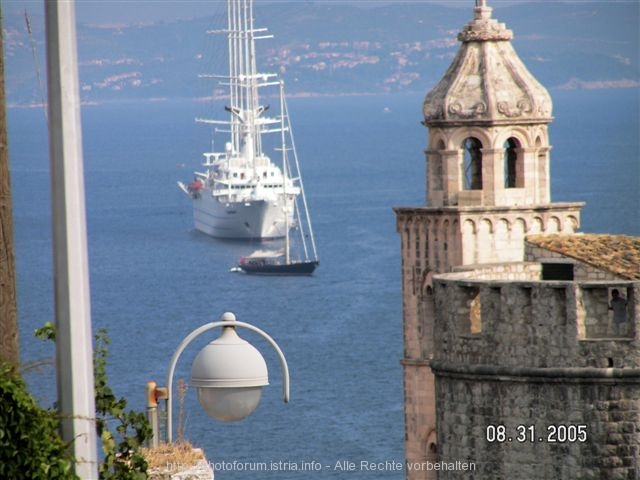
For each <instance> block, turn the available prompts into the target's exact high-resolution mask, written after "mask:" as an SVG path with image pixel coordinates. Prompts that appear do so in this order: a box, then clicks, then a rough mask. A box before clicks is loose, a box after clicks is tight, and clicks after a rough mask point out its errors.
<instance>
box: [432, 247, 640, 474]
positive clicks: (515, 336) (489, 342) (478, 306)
mask: <svg viewBox="0 0 640 480" xmlns="http://www.w3.org/2000/svg"><path fill="white" fill-rule="evenodd" d="M538 253H542V252H538ZM546 253H548V252H546ZM546 253H545V256H546ZM456 270H457V271H455V272H454V273H449V274H442V275H436V276H434V277H433V294H434V297H435V308H434V310H435V317H436V318H435V322H434V323H435V327H434V345H435V349H434V354H433V360H432V361H431V368H432V369H433V371H434V373H435V375H436V402H437V403H438V404H439V405H443V406H446V408H442V409H438V412H437V423H438V443H439V453H440V459H441V460H443V461H446V462H455V461H465V462H475V463H476V466H477V473H478V478H491V479H509V480H512V479H526V480H535V479H541V480H542V479H550V478H576V479H607V478H620V479H635V478H638V474H639V472H638V463H637V458H638V456H639V454H640V383H639V382H638V378H639V377H640V357H638V355H637V351H638V348H639V346H640V342H639V338H638V332H639V331H640V282H638V281H623V280H620V279H617V280H616V279H613V280H610V281H603V280H598V281H593V280H589V279H588V278H583V279H575V280H574V281H545V280H542V270H543V268H542V264H541V263H536V262H516V263H505V264H496V265H482V266H478V268H475V269H474V268H473V267H462V268H458V269H456ZM587 277H588V276H587ZM611 288H618V289H619V290H620V291H621V292H623V294H625V296H626V297H627V298H628V319H629V324H630V325H629V328H628V330H627V332H626V334H624V335H622V336H613V334H612V333H611V332H610V331H608V330H603V331H601V330H599V329H596V328H592V327H593V325H594V324H596V325H605V328H606V326H607V324H608V323H609V316H608V312H607V305H608V304H607V300H608V297H607V295H608V294H609V292H610V290H611ZM438 478H439V479H448V478H456V472H446V471H443V472H440V473H439V476H438Z"/></svg>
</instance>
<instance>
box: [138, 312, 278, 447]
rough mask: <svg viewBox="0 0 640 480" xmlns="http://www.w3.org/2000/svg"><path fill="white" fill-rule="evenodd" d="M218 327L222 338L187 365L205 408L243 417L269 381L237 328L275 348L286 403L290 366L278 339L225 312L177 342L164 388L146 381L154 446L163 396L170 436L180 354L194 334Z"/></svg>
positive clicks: (231, 418) (227, 418) (223, 416)
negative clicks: (174, 381)
mask: <svg viewBox="0 0 640 480" xmlns="http://www.w3.org/2000/svg"><path fill="white" fill-rule="evenodd" d="M218 327H222V329H223V330H222V334H221V335H220V337H218V338H217V339H216V340H214V341H212V342H211V343H209V344H208V345H206V346H205V347H204V348H203V349H202V350H201V351H200V353H198V355H197V356H196V358H195V360H194V361H193V365H192V367H191V384H192V385H193V386H195V387H196V388H197V391H198V400H199V402H200V405H202V408H203V409H204V410H205V412H207V414H208V415H210V416H212V417H214V418H216V419H218V420H221V421H224V422H235V421H239V420H242V419H243V418H245V417H247V416H249V415H250V414H251V413H252V412H253V411H254V410H255V408H256V407H257V406H258V403H260V397H261V394H262V387H263V386H265V385H268V384H269V378H268V372H267V364H266V363H265V361H264V358H263V357H262V355H261V354H260V352H259V351H258V350H257V349H256V348H255V347H253V345H251V344H250V343H248V342H247V341H245V340H242V339H241V338H240V337H239V336H238V334H237V333H236V328H237V327H242V328H246V329H247V330H251V331H252V332H255V333H257V334H259V335H260V336H261V337H262V338H264V339H265V340H266V341H267V342H269V344H270V345H271V346H272V347H273V349H274V350H275V351H276V353H277V354H278V358H279V359H280V366H281V368H282V390H283V400H284V402H285V403H288V402H289V367H288V366H287V360H286V359H285V357H284V354H283V353H282V350H280V347H279V346H278V344H277V343H276V342H275V341H274V340H273V339H272V338H271V337H270V336H269V335H267V334H266V333H265V332H263V331H262V330H260V329H259V328H257V327H254V326H253V325H251V324H249V323H245V322H238V321H237V320H236V316H235V315H234V314H233V313H231V312H225V313H224V314H223V315H222V316H221V317H220V321H218V322H212V323H207V324H205V325H203V326H201V327H199V328H196V329H195V330H194V331H192V332H191V333H190V334H189V335H187V336H186V337H185V338H184V339H183V340H182V342H181V343H180V345H178V348H177V349H176V351H175V352H174V354H173V357H172V358H171V363H170V364H169V372H168V374H167V387H166V388H157V387H156V385H155V382H149V383H148V384H147V393H148V404H147V411H148V413H149V416H150V422H151V425H152V428H153V445H154V446H155V445H157V443H158V428H157V425H158V422H157V413H156V408H157V401H158V400H161V399H166V400H167V442H169V443H171V442H172V440H173V415H172V396H173V395H172V387H173V374H174V371H175V368H176V364H177V363H178V359H179V358H180V355H181V354H182V352H183V351H184V350H185V348H187V346H188V345H189V344H190V343H191V342H192V341H193V340H195V338H196V337H198V336H200V335H201V334H202V333H204V332H208V331H209V330H213V329H214V328H218Z"/></svg>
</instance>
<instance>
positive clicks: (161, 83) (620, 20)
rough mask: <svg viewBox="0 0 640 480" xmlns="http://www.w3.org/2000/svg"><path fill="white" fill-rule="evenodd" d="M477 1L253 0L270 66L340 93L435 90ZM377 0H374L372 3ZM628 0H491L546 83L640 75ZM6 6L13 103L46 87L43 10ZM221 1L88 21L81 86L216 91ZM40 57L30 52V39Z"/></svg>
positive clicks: (593, 83) (612, 82)
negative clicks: (522, 0)
mask: <svg viewBox="0 0 640 480" xmlns="http://www.w3.org/2000/svg"><path fill="white" fill-rule="evenodd" d="M469 4H470V7H469V8H468V9H466V8H460V7H459V6H458V8H448V7H443V6H438V5H434V4H429V3H425V2H422V3H416V2H406V3H405V2H398V3H397V4H394V5H393V6H388V5H385V4H380V5H379V6H376V5H375V4H373V6H371V4H367V3H365V2H362V3H361V5H358V3H350V4H347V3H341V2H328V3H327V2H313V1H305V2H301V1H299V2H276V3H275V4H269V5H261V4H260V2H257V3H256V7H255V18H256V26H258V27H262V26H267V27H268V28H269V32H270V33H271V34H273V35H274V38H273V39H269V40H264V41H262V42H260V43H259V45H258V49H259V54H260V65H261V67H262V70H263V71H269V72H270V71H278V72H280V73H282V74H283V78H284V79H285V82H286V83H287V90H288V92H289V94H298V95H327V94H330V95H341V94H369V93H393V92H403V91H425V92H426V91H427V90H428V89H429V88H430V87H431V86H433V84H434V83H435V82H436V81H437V80H439V78H440V77H441V76H442V75H443V73H444V72H445V70H446V68H447V67H448V65H449V63H450V61H451V59H452V57H453V55H454V54H455V52H456V51H457V48H458V42H457V40H456V35H457V33H458V32H459V31H460V29H461V28H462V26H463V25H464V24H466V23H467V22H468V21H469V20H470V19H471V18H472V6H473V3H472V2H471V1H470V2H469ZM367 5H369V6H367ZM639 5H640V4H638V2H635V1H629V2H583V3H564V2H531V3H527V4H521V5H517V6H504V7H497V6H494V13H493V16H494V18H497V19H498V20H500V21H501V22H505V23H506V24H507V27H508V28H510V29H511V30H513V31H514V34H515V37H514V41H513V43H514V46H515V48H516V51H517V52H518V54H519V55H520V57H521V58H522V59H523V61H524V62H525V64H526V65H527V66H528V67H529V69H530V70H531V71H532V73H533V74H534V75H535V76H536V77H537V78H538V79H539V80H540V81H541V82H542V83H543V84H544V85H545V86H547V87H548V88H552V89H553V88H627V87H633V88H638V87H640V73H639V67H638V62H639V58H640V54H639V42H638V35H639V28H640V27H639V26H638V25H639V24H640V18H639V11H640V6H639ZM11 7H12V4H11V3H9V5H8V8H5V12H3V13H4V16H5V17H4V19H3V21H4V34H5V37H4V42H5V58H6V67H5V68H6V74H7V81H6V83H7V92H8V99H9V104H10V105H16V104H19V105H27V104H32V103H37V102H38V101H39V99H40V98H41V97H42V94H41V92H40V88H39V86H38V81H37V78H36V71H37V69H39V71H40V76H41V78H43V79H44V76H45V70H46V68H45V60H44V52H45V48H44V40H43V37H44V33H43V32H44V19H43V18H42V16H41V15H38V14H32V16H31V17H30V20H31V25H32V29H33V36H32V37H31V38H30V36H29V35H28V33H27V31H26V27H25V21H24V13H23V11H22V10H15V9H12V8H11ZM222 7H223V2H211V3H210V4H205V3H203V9H202V10H203V12H202V16H201V17H198V18H192V19H189V20H176V21H171V22H166V21H165V22H150V23H147V24H129V25H127V24H120V25H106V24H105V25H100V24H79V25H78V44H79V61H80V77H81V85H82V92H81V95H82V98H83V100H84V101H87V102H107V101H128V100H142V99H159V98H162V99H164V98H169V99H175V98H195V97H201V96H206V95H210V94H211V93H212V89H213V88H215V85H211V84H206V83H205V82H203V81H202V80H199V79H198V74H202V73H221V72H224V65H225V62H224V60H223V58H222V55H223V53H224V51H225V45H226V40H225V39H224V37H221V36H217V35H207V34H206V33H205V32H206V31H207V30H210V29H212V28H216V27H220V26H221V25H223V24H224V23H225V22H226V15H225V14H224V12H223V11H221V8H222ZM34 45H35V51H36V53H37V56H38V58H39V61H38V67H36V65H35V63H34V60H33V55H32V51H33V46H34Z"/></svg>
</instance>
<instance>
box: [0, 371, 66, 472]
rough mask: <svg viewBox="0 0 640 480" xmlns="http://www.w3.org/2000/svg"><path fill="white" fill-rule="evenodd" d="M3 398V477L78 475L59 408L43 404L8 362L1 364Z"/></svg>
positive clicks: (0, 408)
mask: <svg viewBox="0 0 640 480" xmlns="http://www.w3.org/2000/svg"><path fill="white" fill-rule="evenodd" d="M0 398H1V399H2V400H1V401H0V478H29V479H33V480H40V479H42V480H49V479H75V478H77V477H76V476H75V475H73V473H72V471H71V466H72V462H73V458H72V456H71V454H70V450H69V449H68V448H67V445H66V444H65V443H64V442H63V440H62V439H61V438H60V435H59V434H58V427H59V420H58V418H57V415H56V412H55V411H53V410H46V409H44V408H42V407H40V406H39V405H38V403H37V402H36V401H35V400H34V398H33V397H32V396H31V395H30V394H29V392H28V391H27V387H26V385H25V383H24V381H23V380H22V378H21V377H20V376H19V375H18V374H17V373H15V372H14V371H13V370H12V368H11V367H10V366H9V365H6V364H1V365H0Z"/></svg>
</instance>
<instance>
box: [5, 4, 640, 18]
mask: <svg viewBox="0 0 640 480" xmlns="http://www.w3.org/2000/svg"><path fill="white" fill-rule="evenodd" d="M259 1H260V3H274V4H281V5H282V4H286V3H292V2H295V3H300V2H304V1H305V0H259ZM315 1H316V2H322V3H334V4H336V5H339V4H341V3H342V4H345V3H351V4H354V3H360V4H363V5H365V4H366V5H373V4H375V5H389V4H393V3H398V2H397V0H396V2H394V1H391V0H315ZM526 1H530V0H488V2H487V3H488V4H489V5H490V6H491V5H495V6H500V5H508V4H514V3H522V2H526ZM634 1H635V0H634ZM221 2H223V3H226V0H76V2H75V3H76V18H77V20H78V21H79V22H83V23H138V22H145V21H158V20H172V19H176V18H191V17H195V16H199V15H207V14H209V13H210V12H212V11H213V10H214V9H215V6H214V5H212V4H213V3H221ZM403 3H424V4H425V5H428V4H429V3H439V4H441V5H449V6H452V7H467V8H469V7H473V5H474V0H413V1H411V0H409V1H408V2H407V1H403ZM43 4H44V0H2V8H3V9H5V8H6V9H10V10H19V11H24V9H25V8H26V9H28V11H29V12H30V13H31V14H36V13H41V12H42V11H43Z"/></svg>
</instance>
